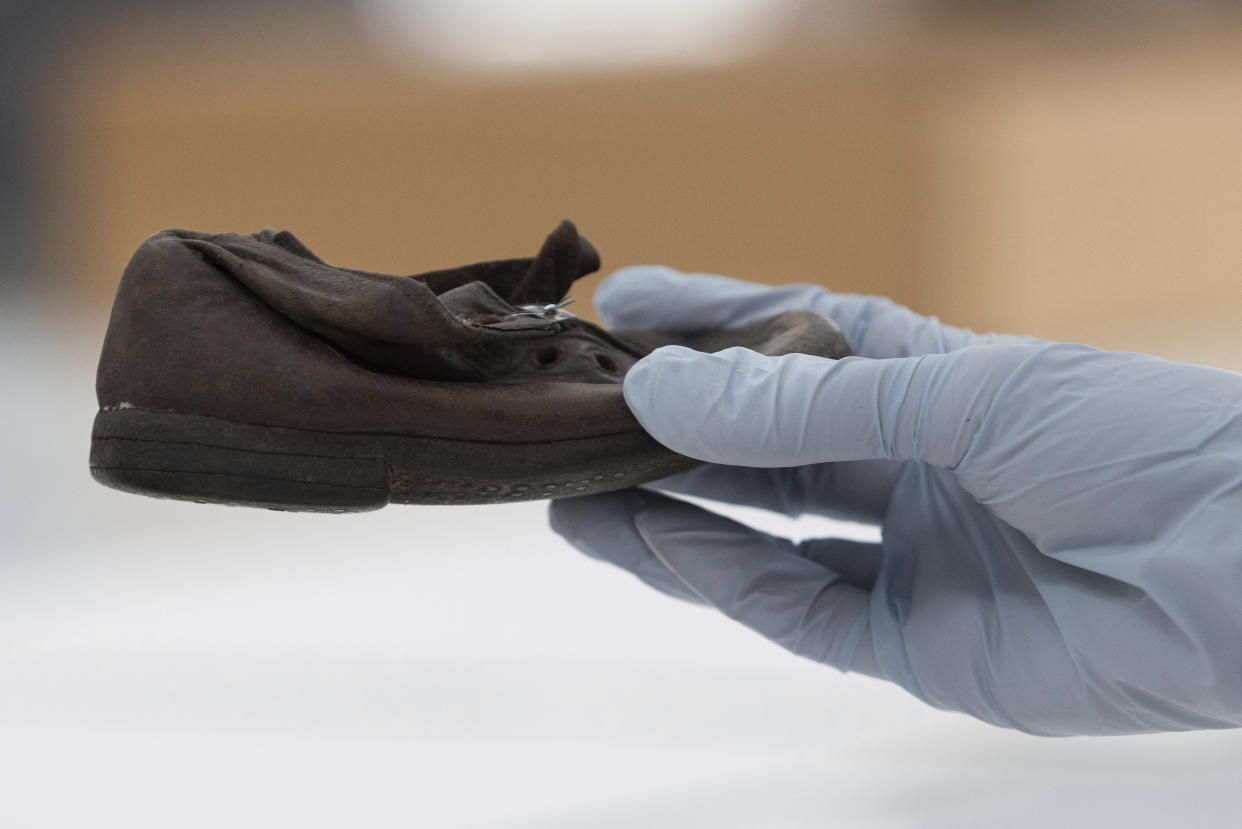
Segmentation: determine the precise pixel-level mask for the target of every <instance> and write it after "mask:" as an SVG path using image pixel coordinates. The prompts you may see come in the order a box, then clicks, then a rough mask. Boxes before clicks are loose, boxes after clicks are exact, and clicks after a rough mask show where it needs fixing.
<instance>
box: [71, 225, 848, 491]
mask: <svg viewBox="0 0 1242 829" xmlns="http://www.w3.org/2000/svg"><path fill="white" fill-rule="evenodd" d="M598 268H599V256H598V254H597V253H596V252H595V249H594V248H593V247H592V246H591V244H590V243H589V242H588V241H587V240H586V239H584V238H582V237H581V236H579V235H578V232H577V230H576V229H575V228H574V226H573V224H572V223H570V222H568V221H566V222H563V223H562V224H561V225H560V226H559V227H558V228H557V229H556V230H555V231H553V232H552V234H551V235H550V236H548V238H547V241H546V242H545V243H544V245H543V248H542V249H541V250H540V252H539V255H538V256H536V257H534V258H533V259H508V260H502V261H494V262H483V263H480V264H475V265H467V266H464V267H460V268H451V269H448V270H441V271H433V272H430V273H424V274H419V275H416V276H389V275H385V274H378V273H368V272H365V271H359V270H352V269H349V268H336V267H332V266H330V265H327V264H325V263H324V262H323V261H322V260H321V259H319V257H317V256H315V254H313V253H311V251H310V250H308V249H307V248H306V246H305V245H303V244H302V243H301V242H299V241H298V240H297V239H296V238H295V237H294V236H293V235H292V234H290V233H288V232H287V231H281V232H275V231H272V230H264V231H262V232H260V233H256V234H252V235H238V234H221V235H211V234H206V233H195V232H192V231H187V230H165V231H162V232H160V233H157V234H155V235H154V236H152V237H151V238H150V239H148V240H147V241H146V242H144V243H143V244H142V246H141V247H140V248H139V249H138V251H137V252H136V253H135V254H134V257H133V259H132V260H130V263H129V265H128V267H126V269H125V273H124V275H123V276H122V278H121V283H120V286H119V288H118V290H117V296H116V301H115V303H114V305H113V308H112V317H111V320H110V322H109V325H108V331H107V335H106V337H105V339H104V344H103V351H102V354H101V356H100V361H99V373H98V378H97V392H98V397H99V405H100V411H99V414H98V415H97V416H96V418H95V424H94V429H93V431H92V435H91V454H90V466H91V473H92V475H94V477H95V478H96V480H98V481H100V482H102V483H104V484H106V485H108V486H111V487H115V488H117V489H121V490H125V491H127V492H137V493H141V494H144V495H154V496H158V497H167V498H181V499H189V500H194V501H200V502H212V503H225V504H243V505H250V506H262V507H268V508H273V509H285V510H314V511H340V512H343V511H354V510H367V509H377V508H379V507H382V506H384V505H385V504H387V503H389V502H395V503H408V504H482V503H498V502H505V501H524V500H534V499H543V498H562V497H566V496H574V495H586V494H589V493H595V492H603V491H606V490H612V489H620V488H623V487H629V486H634V485H637V484H642V483H646V482H648V481H652V480H655V479H658V478H662V477H665V476H667V475H670V474H673V473H676V472H680V471H683V470H686V469H689V468H691V467H693V466H695V465H696V464H697V461H693V460H691V459H689V458H685V457H683V456H680V455H677V454H675V453H673V452H672V451H670V450H668V449H666V448H664V447H663V446H661V445H660V444H659V443H657V442H656V441H655V440H654V439H653V438H651V437H650V436H649V435H647V434H646V433H645V432H644V431H643V430H642V428H641V427H640V426H639V424H638V422H637V421H636V420H635V419H634V417H633V415H631V414H630V412H629V409H628V408H627V407H626V405H625V399H624V397H623V396H622V393H621V381H622V378H623V377H624V376H625V372H626V371H627V370H628V369H629V368H630V366H632V365H633V364H634V363H635V361H637V360H638V359H639V358H641V357H642V356H643V355H644V354H646V353H648V352H649V351H651V350H652V349H653V348H655V347H657V346H659V345H663V344H668V343H679V344H682V345H687V346H689V347H691V348H698V349H700V350H719V349H721V348H726V347H729V346H734V345H740V346H745V347H747V348H753V349H755V350H757V351H761V352H764V353H767V354H782V353H789V352H794V351H800V352H803V353H807V354H817V355H822V356H826V357H841V356H844V355H845V354H847V353H848V349H847V347H846V345H845V340H844V338H843V336H842V335H841V332H840V330H839V329H838V328H837V327H836V326H835V325H834V324H833V323H831V322H830V321H828V320H825V319H824V318H823V317H820V316H817V315H815V314H811V313H801V312H794V313H785V314H780V315H778V316H775V317H772V318H769V319H766V320H762V321H760V322H757V323H754V324H751V325H748V326H746V327H744V328H739V329H735V330H727V331H702V332H673V333H670V332H650V331H648V332H629V333H610V332H608V331H606V330H604V329H603V328H601V327H599V326H597V325H593V324H591V323H589V322H586V321H584V320H581V319H577V318H575V317H573V316H572V314H570V313H569V312H567V311H566V310H564V304H565V303H564V302H563V301H562V300H563V298H564V297H565V295H566V292H567V291H568V289H569V287H570V285H571V283H572V282H573V281H574V280H575V279H577V278H579V277H581V276H584V275H586V274H588V273H591V272H593V271H595V270H596V269H598Z"/></svg>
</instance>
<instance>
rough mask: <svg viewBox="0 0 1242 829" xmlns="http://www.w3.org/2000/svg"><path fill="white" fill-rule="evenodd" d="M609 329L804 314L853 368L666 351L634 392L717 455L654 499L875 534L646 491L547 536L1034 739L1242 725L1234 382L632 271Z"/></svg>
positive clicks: (1148, 361) (648, 364)
mask: <svg viewBox="0 0 1242 829" xmlns="http://www.w3.org/2000/svg"><path fill="white" fill-rule="evenodd" d="M597 297H598V302H599V306H600V310H601V313H602V314H603V315H604V317H605V319H606V320H607V321H608V323H609V324H610V325H612V326H613V327H616V328H621V329H624V328H627V327H632V328H642V329H660V328H667V329H678V328H683V329H684V328H702V327H710V326H721V327H727V326H731V325H739V324H741V323H745V322H747V321H748V320H751V319H754V318H757V317H762V316H767V315H770V314H773V313H776V312H779V311H783V310H788V309H792V308H802V309H808V308H809V309H812V310H814V311H817V312H819V313H821V314H823V315H824V316H826V317H830V318H832V319H834V320H836V321H837V323H838V324H839V325H840V326H841V327H842V329H843V330H844V332H845V334H846V336H847V337H848V339H849V342H850V343H851V345H852V346H853V347H854V349H855V351H856V353H857V354H858V355H860V356H857V357H850V358H847V359H844V360H829V359H823V358H818V357H808V356H805V355H790V356H785V357H765V356H762V355H759V354H757V353H755V352H752V351H748V350H746V349H741V348H731V349H727V350H725V351H722V352H719V353H717V354H700V353H697V352H694V351H690V350H688V349H685V348H681V347H676V346H670V347H666V348H661V349H659V350H658V351H656V352H654V353H653V354H651V355H650V356H648V357H646V358H645V359H643V360H641V361H640V362H639V363H638V364H637V365H636V366H635V367H634V368H633V369H632V370H631V371H630V373H629V376H628V377H627V378H626V380H625V398H626V400H627V401H628V402H629V405H630V407H631V408H632V409H633V411H634V413H635V415H636V416H637V417H638V419H639V420H640V421H641V422H642V424H643V426H644V427H645V428H646V429H647V430H648V431H650V432H651V434H652V435H654V436H655V437H656V439H657V440H659V441H660V442H661V443H663V444H665V445H667V446H669V447H670V448H672V449H675V450H676V451H678V452H681V453H683V454H686V455H690V456H692V457H695V458H700V459H702V460H706V461H710V462H711V463H712V464H713V465H709V466H705V467H702V468H700V469H698V470H695V471H694V472H690V473H687V474H685V475H682V476H678V477H676V478H672V479H668V480H666V481H663V482H659V483H658V484H656V485H655V486H658V487H659V488H661V489H666V490H672V491H680V492H685V493H692V494H696V495H701V496H706V497H709V498H714V499H717V500H723V501H730V502H735V503H740V504H750V505H755V506H760V507H766V508H768V509H772V510H777V511H780V512H784V513H787V514H790V515H797V514H800V513H820V514H824V515H828V516H833V517H841V518H849V519H855V520H864V521H869V522H872V523H876V524H879V525H880V526H881V527H882V532H883V542H882V543H881V544H878V545H872V544H864V543H858V542H851V541H843V540H834V539H819V540H814V541H807V542H804V543H802V544H794V543H791V542H789V541H787V540H785V539H781V538H775V537H772V536H768V535H765V534H763V533H760V532H758V531H756V530H753V529H751V528H749V527H746V526H744V525H741V524H738V523H736V522H734V521H731V520H728V519H725V518H722V517H719V516H717V515H715V514H713V513H710V512H707V511H704V510H702V509H699V508H698V507H696V506H693V505H690V504H687V503H685V502H682V501H678V500H675V499H672V498H668V497H666V496H664V495H660V494H657V493H655V492H653V491H649V490H627V491H623V492H617V493H610V494H604V495H596V496H590V497H585V498H575V499H568V500H563V501H557V502H554V503H553V504H552V507H551V519H552V525H553V527H554V528H555V529H556V531H557V532H559V533H560V534H562V535H563V536H565V537H566V538H567V539H568V540H569V541H570V542H571V543H573V544H574V545H575V546H577V547H579V548H580V549H582V550H583V551H585V552H587V553H588V554H590V555H592V556H595V557H598V558H602V559H605V560H608V561H611V562H614V563H616V564H618V565H620V566H621V567H624V568H626V569H628V570H631V571H633V572H634V573H635V574H636V575H638V576H639V577H640V578H641V579H643V580H644V581H646V582H648V583H650V584H651V585H653V586H655V587H657V588H659V589H661V590H664V591H665V592H668V593H671V594H674V595H677V596H681V597H683V598H688V599H691V600H698V601H702V602H705V603H707V604H710V605H714V606H715V607H717V608H719V609H720V610H721V611H723V612H724V613H725V614H726V615H728V616H730V617H732V618H734V619H736V620H738V621H740V622H742V623H743V624H745V625H748V626H749V627H751V628H753V629H754V630H756V631H758V632H759V633H761V634H763V635H764V636H767V637H769V638H770V639H772V640H773V641H775V642H776V643H777V644H780V645H782V646H784V647H786V648H788V649H789V650H791V651H793V652H795V653H798V654H801V655H803V656H806V657H809V658H811V659H815V660H818V661H820V662H824V663H826V664H829V665H833V666H835V667H837V668H840V669H842V670H853V671H860V672H863V673H866V674H871V675H873V676H878V677H883V678H887V679H890V680H892V681H894V682H897V683H898V684H900V685H901V686H902V687H904V688H906V689H907V690H908V691H910V692H911V693H913V694H915V695H916V696H918V697H920V698H921V699H923V700H925V701H927V702H928V703H931V704H932V705H935V706H938V707H941V708H946V709H952V710H957V711H963V712H966V713H968V714H971V715H973V716H975V717H978V718H980V719H982V720H985V721H987V722H990V723H995V724H997V725H1003V726H1008V727H1011V728H1017V729H1021V730H1023V731H1028V732H1031V733H1035V734H1058V735H1059V734H1120V733H1131V732H1145V731H1165V730H1179V729H1190V728H1220V727H1229V726H1237V725H1239V724H1242V375H1237V374H1233V373H1231V372H1227V371H1221V370H1217V369H1211V368H1203V367H1200V366H1193V365H1186V364H1181V363H1174V362H1170V361H1168V360H1162V359H1158V358H1156V357H1149V356H1145V355H1141V354H1123V353H1117V352H1108V351H1098V350H1095V349H1091V348H1088V347H1085V346H1081V345H1067V344H1053V343H1045V342H1039V341H1035V340H1024V339H1018V338H1007V337H998V336H994V335H989V336H977V335H975V334H972V333H970V332H969V331H964V330H961V329H956V328H950V327H948V326H944V325H941V324H940V323H939V322H938V321H936V320H935V319H931V318H924V317H920V316H918V315H916V314H914V313H912V312H911V311H909V310H907V309H905V308H901V307H899V306H897V305H894V304H893V303H891V302H889V301H887V300H884V299H878V298H872V297H859V296H846V295H835V294H832V293H829V292H828V291H825V290H823V289H821V288H818V287H813V286H790V287H784V288H767V287H762V286H759V285H752V284H748V283H745V282H739V281H736V280H732V279H727V278H724V277H718V276H707V275H695V274H680V273H677V272H675V271H672V270H669V269H666V268H656V267H641V268H630V269H626V270H624V271H621V272H618V273H616V274H614V275H613V276H612V277H610V278H609V279H608V280H607V281H606V282H604V284H603V285H602V286H601V288H600V290H599V293H598V295H597Z"/></svg>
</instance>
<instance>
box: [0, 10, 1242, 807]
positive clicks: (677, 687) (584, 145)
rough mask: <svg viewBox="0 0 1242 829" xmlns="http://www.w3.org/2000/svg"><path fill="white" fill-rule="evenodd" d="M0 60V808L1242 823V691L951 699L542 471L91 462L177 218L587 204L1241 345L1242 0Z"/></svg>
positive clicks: (1073, 321) (483, 254) (521, 218)
mask: <svg viewBox="0 0 1242 829" xmlns="http://www.w3.org/2000/svg"><path fill="white" fill-rule="evenodd" d="M0 67H2V72H3V75H2V83H3V86H2V87H0V341H2V342H3V346H4V347H3V351H0V379H2V380H3V385H2V386H0V388H3V390H4V402H5V405H4V406H3V407H0V505H2V506H0V515H2V517H3V520H2V521H0V561H2V562H3V567H4V572H3V573H2V574H0V676H3V677H4V679H3V681H0V824H3V825H4V826H14V827H25V826H57V827H59V826H81V825H93V826H113V825H116V826H126V827H137V826H161V827H163V826H169V825H176V826H220V825H230V826H249V825H255V826H265V827H270V826H295V825H296V826H300V827H305V826H338V825H343V824H358V825H368V826H390V825H392V826H396V825H402V826H408V825H411V824H413V825H426V826H453V827H458V826H460V827H502V826H503V827H514V826H516V827H528V826H529V827H534V826H539V827H561V826H564V827H570V826H574V827H579V826H618V827H620V826H627V827H628V826H636V825H641V826H652V827H654V826H679V827H680V826H687V825H695V826H699V825H702V826H739V827H742V826H744V827H765V826H782V827H783V826H797V827H802V826H821V825H841V826H862V827H871V826H876V827H880V826H883V827H896V826H945V827H948V826H954V827H958V826H974V825H978V826H993V825H1006V826H1044V825H1048V824H1050V823H1053V822H1056V823H1059V824H1062V825H1074V826H1078V825H1083V826H1086V825H1091V826H1099V825H1116V826H1127V827H1133V826H1166V825H1168V824H1169V823H1171V822H1172V821H1174V820H1178V821H1182V822H1187V823H1189V824H1191V825H1200V826H1216V825H1219V826H1234V825H1236V816H1235V813H1236V786H1237V783H1238V781H1239V780H1240V779H1242V740H1240V739H1239V737H1238V736H1236V735H1233V734H1231V733H1228V732H1225V733H1202V734H1186V735H1164V736H1152V737H1139V738H1127V739H1113V740H1090V739H1072V740H1059V741H1052V740H1039V739H1035V738H1029V737H1023V736H1020V735H1015V734H1010V733H1006V732H1001V731H997V730H995V729H990V728H988V727H985V726H981V725H978V724H976V723H973V722H971V721H968V720H966V719H965V718H963V717H960V716H956V715H951V714H945V713H941V712H935V711H931V710H927V709H925V708H923V707H922V706H921V705H920V704H919V703H917V702H915V701H914V700H913V699H910V698H908V697H907V696H906V695H905V694H904V693H903V692H900V691H898V690H896V689H894V688H891V687H888V686H886V685H883V684H880V683H877V682H873V681H870V680H867V679H864V678H858V677H842V676H839V675H837V674H836V673H833V672H830V671H827V670H826V669H822V668H819V667H817V666H814V665H809V664H805V663H803V662H801V661H799V660H797V659H795V658H793V657H791V656H788V655H787V654H785V653H784V652H781V651H779V650H777V649H775V648H774V647H771V646H769V645H767V643H764V642H761V641H759V640H758V639H757V638H755V637H754V636H752V635H751V634H749V633H747V632H745V631H742V630H740V629H736V628H735V627H734V626H732V625H731V624H728V623H726V622H725V621H724V620H722V619H718V618H716V617H714V616H712V615H710V614H708V613H705V612H703V611H701V610H699V609H697V608H691V607H683V606H681V605H679V604H677V603H675V602H672V601H671V600H668V599H666V598H664V597H663V596H657V595H654V594H653V593H652V592H651V591H649V590H647V589H645V588H643V587H642V586H641V585H638V584H636V583H635V584H631V583H630V581H629V580H628V579H627V578H626V577H623V576H622V575H620V574H617V573H613V572H610V571H608V570H607V569H606V568H604V567H603V566H602V565H597V564H595V563H593V562H589V561H586V560H585V559H583V558H582V557H581V556H578V555H577V554H576V553H574V552H573V551H571V550H570V549H569V548H568V547H567V546H566V545H565V544H564V543H563V542H561V541H560V540H559V539H558V538H556V537H555V536H553V535H552V534H551V533H550V531H548V530H547V529H546V528H545V526H544V519H543V505H540V504H518V505H510V506H504V507H486V508H468V507H458V508H422V507H409V508H389V509H386V510H383V511H381V512H379V513H375V514H369V515H360V516H349V517H327V516H311V515H283V514H276V513H264V512H260V511H250V510H236V509H228V508H221V507H206V506H197V505H192V504H191V505H186V504H180V503H172V502H162V501H155V500H147V499H141V498H135V497H132V496H125V495H122V494H120V493H116V492H113V491H110V490H106V489H104V488H102V487H100V486H98V485H96V484H94V483H93V482H92V481H91V480H90V479H89V476H88V473H87V468H86V456H87V449H88V444H89V428H90V421H91V419H92V417H93V416H94V399H93V388H92V383H93V374H94V362H95V360H96V359H97V355H98V348H99V344H100V341H101V339H102V335H103V331H104V328H105V326H106V323H107V314H108V309H109V306H110V302H111V298H112V292H113V290H114V289H115V286H116V282H117V280H118V278H119V276H120V273H121V270H122V268H123V267H124V264H125V262H126V260H127V259H128V257H129V255H130V253H131V252H132V251H133V250H134V249H135V248H136V247H137V246H138V244H139V243H140V242H141V241H142V240H143V239H144V238H145V237H147V236H148V235H150V234H151V233H154V232H155V231H157V230H160V229H162V228H165V227H172V226H181V227H188V228H193V229H196V230H204V231H212V232H225V231H243V232H249V231H254V230H257V229H259V228H261V227H264V226H269V225H271V226H276V227H281V228H287V229H290V230H292V231H293V232H294V233H296V234H297V235H298V236H299V237H300V238H301V239H302V240H303V241H304V242H306V243H307V244H308V245H309V246H310V247H311V248H312V249H313V250H315V251H316V253H318V254H319V255H320V256H322V257H323V258H324V259H326V260H327V261H329V262H332V263H334V264H340V265H348V266H352V267H361V268H366V269H370V270H380V271H389V272H394V273H413V272H419V271H424V270H429V269H432V268H436V267H442V266H449V265H456V264H462V263H465V262H470V261H479V260H484V259H492V258H502V257H510V256H526V255H533V254H534V252H535V251H536V250H537V248H538V246H539V244H540V242H541V241H542V238H543V236H544V234H545V233H547V232H548V231H550V230H551V229H552V228H553V227H554V226H555V225H556V223H557V222H558V221H559V220H560V219H561V218H570V219H573V220H574V221H575V222H576V223H577V224H578V226H579V228H580V230H581V231H582V232H583V233H584V234H585V235H587V236H588V237H589V238H590V239H591V240H592V241H594V242H595V243H596V245H597V246H598V247H599V249H600V251H601V253H602V254H603V258H604V272H605V273H606V272H607V271H608V270H610V269H613V268H616V267H620V266H622V265H627V264H635V263H640V262H659V263H665V264H670V265H673V266H676V267H679V268H682V269H687V270H702V271H713V272H720V273H727V274H732V275H736V276H741V277H745V278H749V279H756V280H762V281H768V282H773V283H777V282H791V281H799V282H804V281H813V282H820V283H822V284H825V285H827V286H830V287H832V288H834V289H838V290H849V291H860V292H868V293H881V294H887V295H889V296H892V297H894V298H895V299H897V300H899V301H901V302H904V303H906V304H908V305H911V306H913V307H914V308H916V309H917V310H920V311H922V312H924V313H930V314H936V315H938V316H940V317H941V318H942V319H944V320H946V321H948V322H951V323H955V324H959V325H966V326H970V327H973V328H977V329H986V330H1002V331H1009V332H1013V333H1026V334H1033V335H1037V336H1041V337H1046V338H1050V339H1060V340H1073V341H1079V342H1086V343H1089V344H1092V345H1096V346H1101V347H1105V348H1114V349H1124V350H1135V351H1144V352H1149V353H1155V354H1160V355H1163V356H1167V357H1171V358H1174V359H1179V360H1185V361H1191V362H1200V363H1204V364H1209V365H1215V366H1220V367H1223V368H1229V369H1233V370H1242V338H1240V337H1239V333H1238V330H1239V328H1238V324H1237V317H1238V314H1239V311H1242V280H1240V278H1239V277H1240V276H1242V232H1240V231H1242V12H1240V10H1239V9H1238V6H1237V4H1236V3H1234V2H1218V3H1214V2H1180V3H1169V2H1161V0H1080V1H1079V2H1072V1H1071V0H1044V1H1043V2H1040V1H1039V0H1027V1H1026V2H1018V0H1012V1H1011V2H1002V1H1001V0H996V1H995V2H984V1H982V0H981V1H980V2H967V0H958V1H957V2H954V1H953V0H883V2H862V0H837V1H836V2H820V3H814V2H807V1H806V0H679V2H675V3H669V2H660V1H659V0H627V2H597V3H588V2H581V0H579V2H571V0H525V2H519V0H355V2H352V3H350V2H326V0H302V1H301V2H293V1H292V0H249V1H248V2H241V0H213V1H211V2H208V1H206V0H201V1H195V0H183V1H182V2H171V1H170V2H137V1H136V0H121V1H120V2H103V1H102V0H97V2H91V3H85V2H70V0H42V2H35V1H34V0H5V2H4V3H2V4H0ZM598 278H599V277H598V276H597V277H592V278H589V279H587V280H584V282H583V284H580V285H579V286H576V287H575V293H576V295H577V296H578V297H579V304H578V306H576V309H580V312H581V313H582V314H583V315H585V316H588V317H590V316H592V312H591V311H590V303H589V300H590V295H591V291H592V289H593V287H594V285H595V284H596V282H597V280H598ZM186 382H193V378H186ZM484 510H486V512H484ZM731 512H732V513H734V514H742V515H745V517H746V518H747V519H748V520H749V519H753V520H755V521H758V522H760V523H761V524H762V525H763V526H765V527H767V528H769V529H773V530H776V531H781V532H784V533H786V534H789V535H794V536H803V535H811V534H825V533H836V534H843V535H853V536H857V537H875V535H874V534H875V530H874V529H873V528H862V527H854V526H845V525H837V524H831V523H829V522H824V521H811V520H802V521H798V522H791V521H785V520H783V519H777V518H773V517H771V516H753V515H749V514H745V513H744V512H739V511H737V510H732V511H731Z"/></svg>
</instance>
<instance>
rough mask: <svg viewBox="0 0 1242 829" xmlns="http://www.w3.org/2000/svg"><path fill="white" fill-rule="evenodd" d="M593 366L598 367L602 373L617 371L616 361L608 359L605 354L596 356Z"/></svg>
mask: <svg viewBox="0 0 1242 829" xmlns="http://www.w3.org/2000/svg"><path fill="white" fill-rule="evenodd" d="M595 364H596V365H598V366H599V367H600V368H602V369H603V370H604V371H616V370H617V361H616V360H614V359H612V358H611V357H609V356H608V355H607V354H596V355H595Z"/></svg>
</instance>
